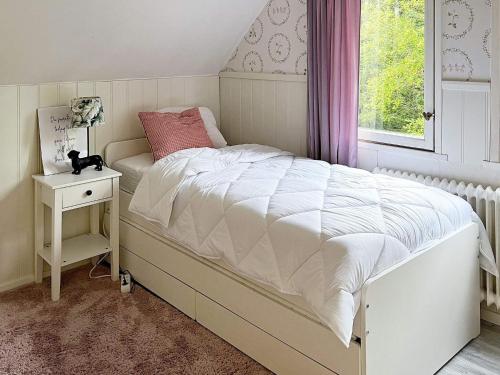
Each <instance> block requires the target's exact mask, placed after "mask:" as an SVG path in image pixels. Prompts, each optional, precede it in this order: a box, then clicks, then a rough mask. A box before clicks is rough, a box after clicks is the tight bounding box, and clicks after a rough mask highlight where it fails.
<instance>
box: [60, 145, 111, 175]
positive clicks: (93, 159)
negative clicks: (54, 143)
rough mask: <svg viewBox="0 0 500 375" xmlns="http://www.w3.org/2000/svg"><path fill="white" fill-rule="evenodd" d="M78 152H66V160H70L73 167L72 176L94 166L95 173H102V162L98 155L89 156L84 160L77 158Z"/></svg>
mask: <svg viewBox="0 0 500 375" xmlns="http://www.w3.org/2000/svg"><path fill="white" fill-rule="evenodd" d="M78 155H80V152H79V151H75V150H71V151H70V152H68V158H70V159H71V166H72V167H73V172H72V173H73V174H80V172H81V171H82V169H85V168H87V167H90V166H91V165H95V170H96V171H102V166H103V165H104V161H103V160H102V158H101V157H100V156H99V155H91V156H88V157H86V158H79V157H78Z"/></svg>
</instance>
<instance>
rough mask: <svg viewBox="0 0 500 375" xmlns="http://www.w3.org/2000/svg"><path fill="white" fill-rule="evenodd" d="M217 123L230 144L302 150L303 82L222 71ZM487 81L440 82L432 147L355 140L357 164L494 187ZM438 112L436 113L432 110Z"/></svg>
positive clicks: (499, 168) (497, 175) (496, 173)
mask: <svg viewBox="0 0 500 375" xmlns="http://www.w3.org/2000/svg"><path fill="white" fill-rule="evenodd" d="M220 77H221V86H220V87H221V127H222V132H223V134H224V136H225V137H227V139H228V141H229V142H230V144H238V143H262V144H268V145H272V146H277V147H280V148H283V149H286V150H289V151H292V152H295V153H296V154H298V155H305V154H306V145H307V138H306V137H307V135H306V132H307V130H306V127H307V126H306V122H307V83H306V77H304V76H296V75H279V74H258V73H221V75H220ZM489 91H490V84H489V83H483V82H460V83H459V82H443V84H442V94H441V99H442V100H441V101H439V100H438V101H436V103H440V102H442V111H441V113H442V119H441V126H440V127H437V128H436V131H438V132H439V134H436V142H439V144H437V145H436V149H437V150H441V151H442V153H440V154H437V153H434V152H427V151H418V150H412V149H405V148H400V147H392V146H387V145H378V144H373V143H367V142H360V143H359V166H360V167H361V168H364V169H367V170H373V169H374V168H375V167H385V168H392V169H398V170H408V171H414V172H418V173H422V174H425V175H435V176H442V177H452V178H455V179H460V180H467V181H471V182H476V183H482V184H488V185H492V186H499V185H500V183H499V181H500V164H496V163H490V162H487V160H489V151H490V147H489V144H490V142H489V139H490V133H491V128H490V122H491V121H490V92H489ZM437 113H440V111H437Z"/></svg>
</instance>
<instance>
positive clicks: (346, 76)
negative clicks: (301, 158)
mask: <svg viewBox="0 0 500 375" xmlns="http://www.w3.org/2000/svg"><path fill="white" fill-rule="evenodd" d="M360 18H361V0H309V1H308V2H307V21H308V30H309V31H308V44H307V45H308V47H307V49H308V51H307V53H308V61H307V64H308V68H307V73H308V151H307V152H308V156H309V157H310V158H313V159H321V160H325V161H328V162H330V163H335V164H344V165H348V166H351V167H355V166H356V165H357V159H358V89H359V25H360Z"/></svg>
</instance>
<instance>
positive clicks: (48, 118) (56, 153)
mask: <svg viewBox="0 0 500 375" xmlns="http://www.w3.org/2000/svg"><path fill="white" fill-rule="evenodd" d="M71 118H72V112H71V107H69V106H58V107H45V108H38V128H39V133H40V151H41V156H42V164H43V174H44V175H45V176H47V175H52V174H57V173H64V172H69V171H71V170H72V167H71V160H70V159H69V158H68V156H67V155H68V152H70V151H71V150H78V151H80V157H85V156H88V149H87V148H88V146H87V129H85V128H72V127H71Z"/></svg>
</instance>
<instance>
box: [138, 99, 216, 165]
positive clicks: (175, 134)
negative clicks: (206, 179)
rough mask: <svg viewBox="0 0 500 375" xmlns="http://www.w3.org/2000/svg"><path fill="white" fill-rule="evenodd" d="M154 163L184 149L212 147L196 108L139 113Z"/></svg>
mask: <svg viewBox="0 0 500 375" xmlns="http://www.w3.org/2000/svg"><path fill="white" fill-rule="evenodd" d="M139 118H140V119H141V123H142V126H143V127H144V131H145V132H146V138H147V139H148V142H149V146H150V147H151V152H152V153H153V158H154V159H155V161H157V160H160V159H161V158H164V157H165V156H167V155H169V154H172V153H174V152H176V151H179V150H184V149H186V148H198V147H213V144H212V141H211V140H210V138H209V137H208V134H207V130H206V129H205V125H204V123H203V119H202V118H201V115H200V111H199V110H198V108H190V109H188V110H186V111H184V112H180V113H160V112H139Z"/></svg>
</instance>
